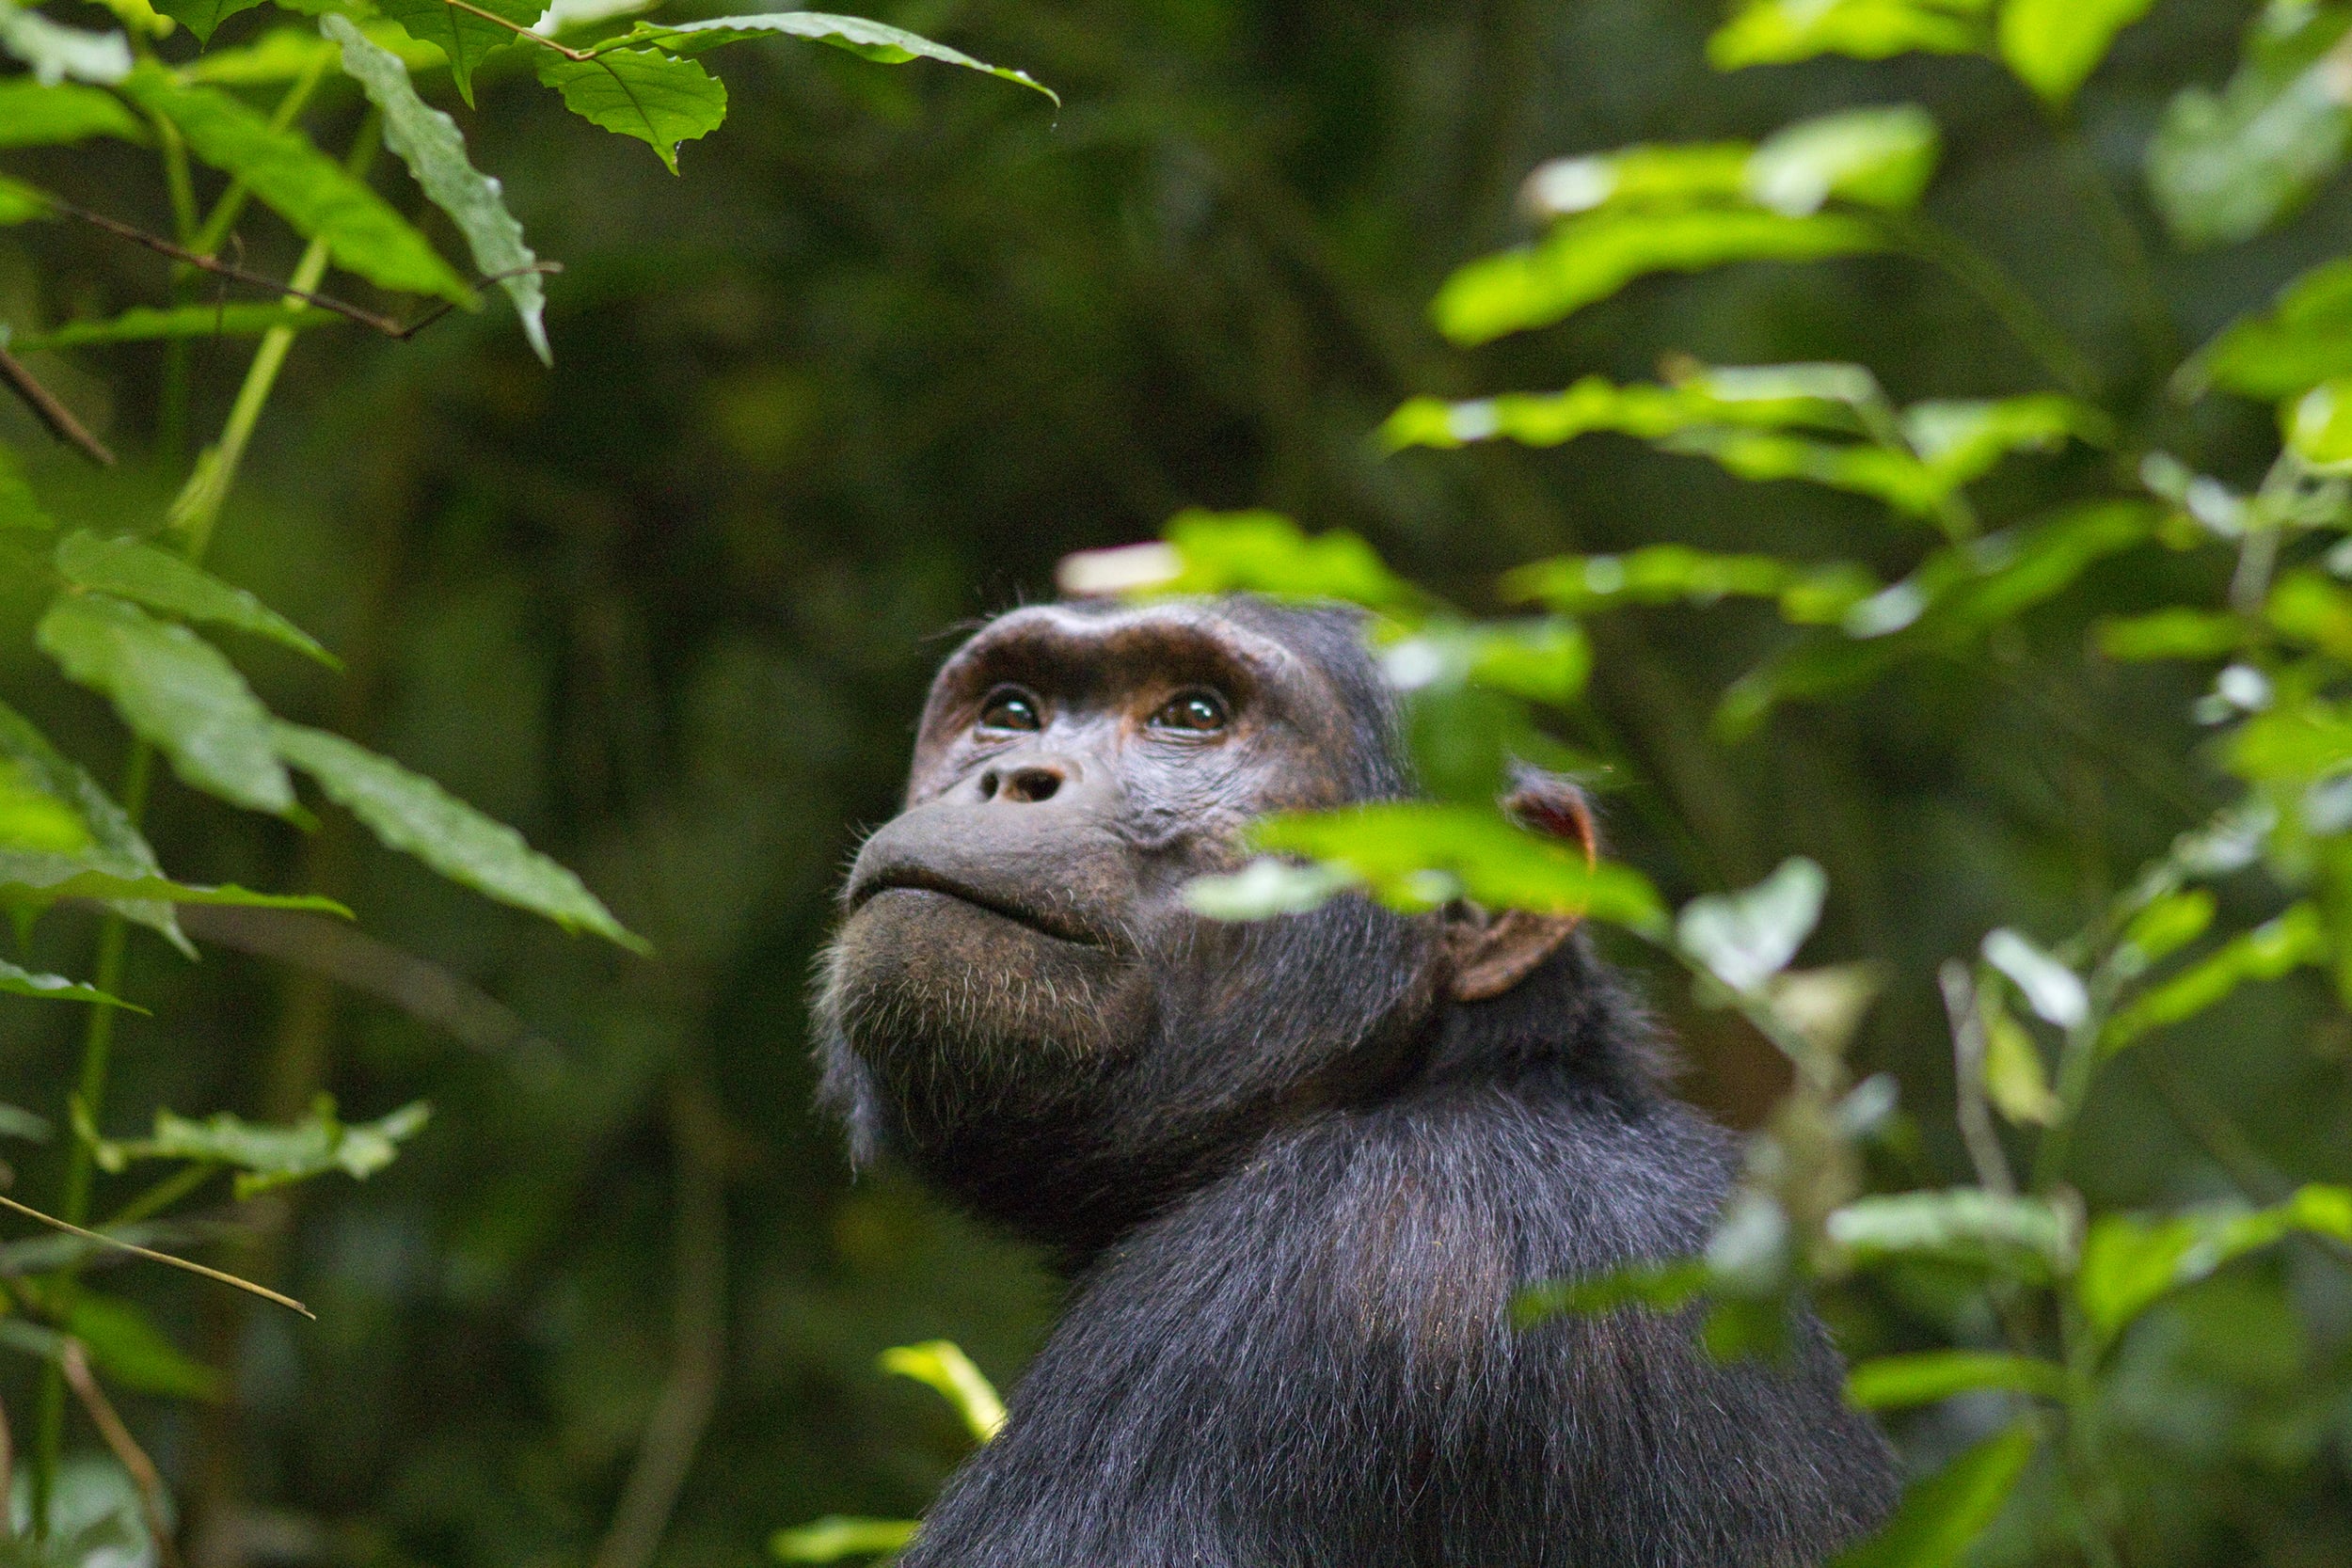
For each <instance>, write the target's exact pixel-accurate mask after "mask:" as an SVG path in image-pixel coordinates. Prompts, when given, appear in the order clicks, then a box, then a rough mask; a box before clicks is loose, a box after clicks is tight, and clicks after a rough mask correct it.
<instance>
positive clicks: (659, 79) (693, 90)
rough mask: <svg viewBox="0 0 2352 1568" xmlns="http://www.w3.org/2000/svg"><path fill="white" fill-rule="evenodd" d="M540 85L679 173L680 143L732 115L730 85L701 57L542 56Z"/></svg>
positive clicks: (626, 52) (628, 53)
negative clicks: (704, 65) (633, 139)
mask: <svg viewBox="0 0 2352 1568" xmlns="http://www.w3.org/2000/svg"><path fill="white" fill-rule="evenodd" d="M536 53H537V55H538V69H539V80H540V81H542V82H545V83H546V84H547V85H548V87H553V88H555V89H556V90H557V91H558V92H561V93H562V94H563V95H564V107H565V108H567V109H569V110H571V111H572V113H574V114H576V115H578V116H580V119H584V120H587V121H588V122H589V123H590V124H592V125H601V126H603V127H604V128H605V129H606V130H608V131H612V132H615V133H617V134H618V135H624V136H634V137H636V138H637V139H638V140H639V141H642V142H644V144H645V145H646V146H648V147H650V148H652V149H653V150H654V153H655V155H656V156H658V157H659V158H660V160H661V163H662V166H664V167H666V168H667V169H668V170H669V171H670V172H671V173H672V174H675V173H676V172H677V150H678V145H679V144H680V143H681V142H689V141H692V140H694V139H695V138H696V137H699V136H707V135H709V134H710V133H711V132H713V131H716V130H717V129H718V128H719V125H720V122H721V121H723V120H724V119H726V118H727V89H726V86H725V84H723V83H722V82H720V81H719V80H718V79H717V78H715V77H713V76H712V75H711V74H710V73H709V72H708V71H705V70H703V68H702V64H701V62H699V61H696V60H687V59H679V58H677V57H676V56H675V55H665V54H662V53H661V52H660V51H659V50H655V49H615V50H612V51H610V52H608V53H605V54H601V55H596V57H595V58H594V59H589V60H570V59H565V58H564V56H563V55H559V54H557V53H556V52H555V51H554V50H552V49H542V50H538V51H536Z"/></svg>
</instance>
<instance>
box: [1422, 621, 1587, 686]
mask: <svg viewBox="0 0 2352 1568" xmlns="http://www.w3.org/2000/svg"><path fill="white" fill-rule="evenodd" d="M1380 664H1381V669H1382V671H1383V673H1385V674H1386V675H1387V676H1388V679H1389V684H1390V685H1391V686H1392V687H1395V688H1396V689H1398V690H1400V691H1412V692H1421V691H1430V690H1438V691H1449V692H1450V691H1459V690H1461V689H1464V688H1465V687H1473V686H1474V687H1479V688H1483V689H1486V690H1487V691H1499V692H1505V693H1508V694H1509V695H1511V696H1514V697H1518V698H1523V699H1525V700H1526V701H1528V702H1532V703H1549V704H1552V705H1561V704H1565V703H1569V702H1572V701H1574V700H1575V698H1576V696H1577V694H1578V693H1579V692H1581V691H1582V690H1583V689H1584V682H1585V680H1586V678H1587V677H1588V676H1590V675H1591V673H1592V668H1593V650H1592V646H1591V644H1590V643H1588V642H1586V641H1585V640H1584V634H1583V632H1582V631H1581V629H1579V627H1578V626H1576V624H1575V623H1574V622H1572V621H1564V620H1560V619H1557V618H1547V619H1542V620H1533V621H1482V622H1478V623H1475V624H1470V625H1465V624H1463V623H1460V622H1454V621H1435V620H1433V621H1429V622H1426V623H1424V624H1422V626H1419V627H1418V628H1416V629H1415V630H1414V631H1412V632H1410V633H1409V634H1406V635H1403V636H1398V637H1395V638H1393V639H1392V640H1391V641H1385V642H1384V643H1383V644H1382V646H1381V648H1380Z"/></svg>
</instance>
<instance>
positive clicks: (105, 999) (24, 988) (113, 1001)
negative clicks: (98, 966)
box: [0, 958, 147, 1013]
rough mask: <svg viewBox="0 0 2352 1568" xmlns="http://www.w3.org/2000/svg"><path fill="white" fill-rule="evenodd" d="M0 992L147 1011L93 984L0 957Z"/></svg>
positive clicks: (46, 1000) (140, 1011) (136, 1011)
mask: <svg viewBox="0 0 2352 1568" xmlns="http://www.w3.org/2000/svg"><path fill="white" fill-rule="evenodd" d="M0 991H5V992H7V993H8V995H10V996H32V997H39V998H40V999H41V1000H42V1001H45V1002H90V1003H95V1004H97V1005H99V1006H106V1007H130V1009H131V1010H132V1011H133V1012H135V1013H143V1012H145V1011H147V1009H146V1008H145V1007H139V1006H133V1005H132V1004H130V1003H128V1002H125V1001H124V1000H122V998H120V997H119V996H112V995H109V994H107V993H106V992H105V991H103V990H99V989H98V988H97V987H96V986H86V985H83V984H82V983H81V982H79V981H77V980H69V979H67V978H66V977H65V976H64V975H62V974H36V973H35V972H33V971H32V970H29V969H19V968H18V967H17V966H16V965H14V964H12V963H10V962H8V960H7V959H5V958H0Z"/></svg>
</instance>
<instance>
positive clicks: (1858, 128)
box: [1746, 103, 1942, 217]
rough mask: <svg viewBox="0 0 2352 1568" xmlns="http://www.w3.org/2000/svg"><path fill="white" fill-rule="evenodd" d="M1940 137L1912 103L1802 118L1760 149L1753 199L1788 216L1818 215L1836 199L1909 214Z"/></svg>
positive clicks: (1752, 168) (1751, 163) (1750, 173)
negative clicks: (1827, 203) (1824, 204)
mask: <svg viewBox="0 0 2352 1568" xmlns="http://www.w3.org/2000/svg"><path fill="white" fill-rule="evenodd" d="M1941 140H1942V138H1941V136H1940V135H1939V134H1938V133H1937V131H1936V128H1935V121H1934V120H1933V119H1931V118H1930V117H1929V115H1928V112H1927V111H1926V110H1925V109H1922V108H1919V107H1917V106H1916V105H1915V104H1910V103H1904V104H1899V105H1897V106H1895V107H1892V108H1879V109H1847V110H1843V111H1841V112H1839V113H1837V114H1830V115H1820V116H1818V117H1816V118H1815V119H1806V120H1800V121H1798V122H1797V123H1796V124H1794V125H1791V126H1788V127H1787V128H1786V129H1784V130H1781V131H1778V132H1775V133H1773V134H1772V135H1770V136H1767V137H1766V138H1765V139H1764V140H1763V142H1762V143H1760V144H1759V145H1758V146H1757V148H1756V153H1755V156H1753V157H1752V158H1750V159H1749V160H1748V168H1747V181H1746V186H1747V194H1748V195H1749V197H1750V198H1752V199H1754V200H1755V201H1756V204H1757V205H1758V206H1761V207H1769V208H1771V209H1772V211H1773V212H1775V213H1780V214H1786V215H1788V216H1790V217H1803V216H1804V215H1805V214H1810V213H1817V212H1819V211H1820V209H1821V206H1822V204H1823V203H1824V202H1826V201H1828V200H1829V199H1830V198H1832V197H1836V198H1838V199H1839V200H1842V201H1851V202H1853V203H1854V204H1856V205H1857V206H1864V207H1877V208H1881V209H1883V210H1884V211H1887V212H1908V211H1910V210H1911V209H1912V208H1913V207H1915V206H1917V205H1918V202H1919V197H1920V195H1921V193H1923V192H1924V191H1926V189H1927V188H1928V181H1929V180H1930V179H1931V177H1932V176H1933V175H1934V173H1935V160H1936V153H1937V151H1938V149H1939V148H1940V146H1941Z"/></svg>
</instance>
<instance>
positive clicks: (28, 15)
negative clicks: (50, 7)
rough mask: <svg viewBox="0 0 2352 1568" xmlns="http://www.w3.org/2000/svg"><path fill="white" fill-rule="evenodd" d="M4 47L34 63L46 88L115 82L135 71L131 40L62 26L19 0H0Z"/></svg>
mask: <svg viewBox="0 0 2352 1568" xmlns="http://www.w3.org/2000/svg"><path fill="white" fill-rule="evenodd" d="M0 51H5V52H6V53H8V54H10V55H15V56H16V57H17V58H18V59H20V60H23V61H24V63H25V64H26V65H27V66H30V67H31V68H32V71H33V80H34V81H36V82H38V83H40V85H41V86H42V87H56V85H57V84H58V83H60V82H64V81H75V82H89V83H93V84H95V85H96V86H98V87H113V86H114V85H115V84H116V83H118V82H119V81H121V80H122V79H123V78H124V77H126V76H128V75H130V74H131V41H130V40H128V39H126V38H124V37H123V36H122V35H121V34H120V33H86V32H84V31H83V30H82V29H80V28H79V27H66V26H61V25H59V24H56V23H55V22H52V21H50V20H49V19H48V18H47V17H45V16H43V15H41V14H40V12H39V11H36V10H34V9H32V8H29V7H25V6H19V5H17V4H16V0H0Z"/></svg>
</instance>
